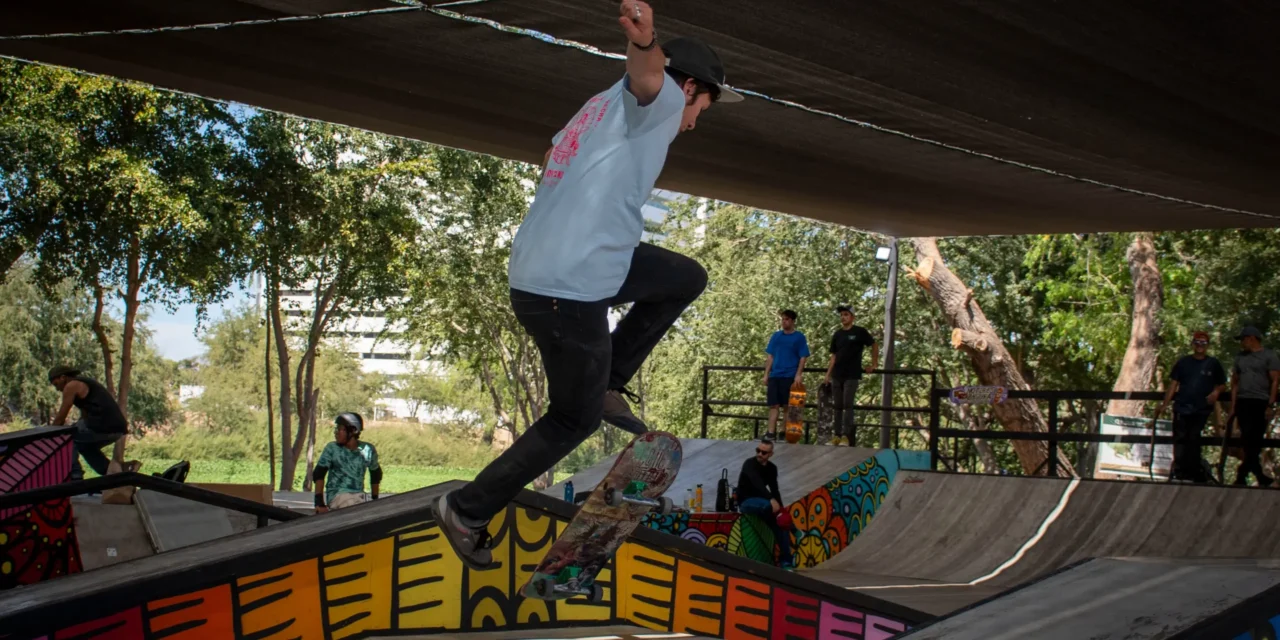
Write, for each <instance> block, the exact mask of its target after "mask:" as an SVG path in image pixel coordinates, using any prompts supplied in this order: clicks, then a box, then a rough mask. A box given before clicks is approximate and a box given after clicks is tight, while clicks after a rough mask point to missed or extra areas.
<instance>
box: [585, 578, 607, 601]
mask: <svg viewBox="0 0 1280 640" xmlns="http://www.w3.org/2000/svg"><path fill="white" fill-rule="evenodd" d="M587 602H590V603H591V604H600V603H601V602H604V587H602V586H600V585H598V584H596V583H594V582H592V583H591V593H590V594H589V595H588V596H587Z"/></svg>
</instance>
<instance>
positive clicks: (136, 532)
mask: <svg viewBox="0 0 1280 640" xmlns="http://www.w3.org/2000/svg"><path fill="white" fill-rule="evenodd" d="M71 506H72V509H73V512H74V518H75V534H76V537H75V539H76V542H77V543H78V544H79V548H80V562H81V565H82V566H83V568H84V570H85V571H92V570H94V569H101V568H102V567H107V566H110V565H114V564H119V563H121V562H127V561H129V560H136V559H138V558H145V557H147V556H151V555H155V552H156V550H155V547H154V546H153V545H152V543H151V538H150V537H149V536H147V530H146V527H145V525H144V524H143V522H142V518H141V517H140V516H139V514H138V509H136V508H135V507H134V506H133V505H131V504H102V499H101V498H100V497H98V496H89V497H75V498H72V499H71Z"/></svg>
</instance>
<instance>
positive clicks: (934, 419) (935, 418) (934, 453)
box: [929, 389, 942, 471]
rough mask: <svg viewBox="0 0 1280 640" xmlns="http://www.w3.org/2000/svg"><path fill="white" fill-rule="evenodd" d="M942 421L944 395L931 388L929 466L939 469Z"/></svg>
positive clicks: (935, 469)
mask: <svg viewBox="0 0 1280 640" xmlns="http://www.w3.org/2000/svg"><path fill="white" fill-rule="evenodd" d="M941 422H942V396H941V395H940V394H939V393H938V390H937V389H929V468H930V469H932V470H934V471H937V470H938V426H939V423H941Z"/></svg>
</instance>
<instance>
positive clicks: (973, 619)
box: [902, 558, 1280, 640]
mask: <svg viewBox="0 0 1280 640" xmlns="http://www.w3.org/2000/svg"><path fill="white" fill-rule="evenodd" d="M1277 567H1280V563H1277V562H1276V561H1259V560H1176V559H1166V558H1099V559H1094V560H1086V561H1083V562H1081V563H1079V564H1077V565H1074V566H1071V567H1068V568H1066V569H1064V570H1062V571H1059V572H1055V573H1053V574H1050V575H1048V576H1046V577H1045V578H1043V579H1041V580H1037V581H1034V582H1031V583H1029V584H1027V585H1025V586H1023V587H1022V588H1019V589H1017V590H1015V591H1013V592H1011V593H1007V594H1005V595H1004V596H1002V597H1000V598H998V599H995V600H992V601H990V602H985V603H982V604H979V605H977V606H975V607H972V608H969V609H966V610H963V611H960V612H958V613H956V614H955V615H952V616H948V617H945V618H943V619H941V620H938V621H936V622H933V623H929V624H927V625H925V626H923V627H922V628H919V629H916V630H914V631H911V632H908V633H907V634H905V635H904V636H902V637H903V638H910V639H911V640H937V639H942V638H946V639H947V640H979V639H981V640H1004V639H1010V640H1012V639H1014V638H1036V639H1037V640H1077V639H1079V638H1090V639H1091V640H1106V639H1116V640H1120V639H1123V638H1173V637H1179V638H1182V637H1206V638H1218V637H1224V636H1220V635H1217V634H1215V633H1213V632H1212V631H1211V630H1210V629H1207V628H1203V627H1207V626H1210V625H1211V624H1212V623H1213V619H1214V618H1215V617H1220V616H1222V615H1224V614H1227V613H1228V612H1229V611H1230V610H1231V609H1233V608H1237V607H1240V606H1241V605H1243V604H1244V603H1246V602H1247V601H1249V600H1250V599H1255V598H1257V597H1258V596H1259V595H1260V594H1264V593H1265V592H1267V591H1269V590H1276V589H1277V585H1280V571H1276V569H1277ZM1273 613H1274V612H1273ZM1268 617H1270V616H1267V615H1266V614H1265V613H1264V619H1266V618H1268ZM1244 626H1245V627H1246V628H1250V627H1252V626H1253V625H1249V624H1247V623H1246V624H1245V625H1244ZM1197 627H1202V628H1201V629H1199V633H1197ZM1226 637H1230V636H1226ZM1246 637H1248V636H1246ZM1270 637H1274V636H1270Z"/></svg>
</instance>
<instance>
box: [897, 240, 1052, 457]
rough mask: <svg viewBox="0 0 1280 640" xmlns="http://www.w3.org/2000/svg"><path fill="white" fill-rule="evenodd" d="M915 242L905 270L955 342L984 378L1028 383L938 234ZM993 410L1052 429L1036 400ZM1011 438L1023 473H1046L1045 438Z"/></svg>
mask: <svg viewBox="0 0 1280 640" xmlns="http://www.w3.org/2000/svg"><path fill="white" fill-rule="evenodd" d="M911 242H912V245H913V246H914V247H915V252H916V261H917V265H916V268H915V269H911V268H909V267H908V268H907V274H908V275H910V276H911V277H913V278H915V280H916V282H917V283H919V285H920V286H921V287H923V288H924V290H925V291H927V292H928V293H929V294H930V295H931V296H933V299H934V301H936V302H937V303H938V306H939V307H940V308H941V309H942V313H943V315H944V316H946V318H947V323H948V324H949V325H950V326H951V327H952V331H951V346H952V347H953V348H956V349H960V350H962V351H964V352H965V353H966V354H967V355H968V356H969V360H970V362H972V363H973V368H974V371H975V372H976V373H977V374H978V379H979V380H980V381H981V382H982V384H984V385H991V386H1002V387H1004V388H1006V389H1009V390H1019V391H1021V390H1026V389H1029V388H1030V387H1029V386H1028V385H1027V383H1026V380H1024V379H1023V377H1022V374H1021V373H1020V372H1019V371H1018V366H1017V362H1015V361H1014V359H1013V357H1012V356H1010V355H1009V351H1008V350H1007V349H1006V348H1005V346H1004V342H1002V341H1001V340H1000V336H999V335H997V334H996V332H995V330H994V329H993V328H992V326H991V322H990V321H988V320H987V317H986V315H985V314H983V313H982V309H981V308H980V307H979V306H978V303H977V302H974V300H973V291H972V290H971V289H969V288H968V287H966V286H965V285H964V283H963V282H961V281H960V278H959V277H957V276H956V275H955V274H954V273H952V272H951V269H949V268H947V265H946V264H945V263H944V262H943V260H942V254H941V253H939V251H938V243H937V240H936V239H935V238H914V239H912V241H911ZM993 410H994V412H995V414H996V418H997V419H998V420H999V421H1000V424H1002V425H1004V428H1005V429H1007V430H1009V431H1024V432H1038V433H1044V432H1046V431H1048V425H1047V424H1046V423H1045V419H1044V416H1042V415H1040V409H1039V407H1037V406H1036V403H1035V401H1033V400H1006V401H1004V402H1002V403H1000V404H997V405H994V406H993ZM1011 443H1012V446H1013V450H1014V452H1016V453H1017V455H1018V461H1019V462H1021V463H1022V468H1023V471H1024V472H1025V473H1027V474H1028V475H1030V474H1036V473H1045V469H1044V468H1043V467H1044V462H1045V460H1046V459H1047V458H1048V456H1049V448H1048V445H1047V444H1046V443H1044V442H1037V441H1034V440H1013V441H1011ZM1058 457H1059V464H1058V470H1059V473H1066V474H1070V475H1075V470H1074V469H1073V468H1072V466H1071V462H1070V460H1068V459H1067V458H1066V456H1065V455H1062V454H1061V453H1059V456H1058ZM1037 470H1038V471H1037Z"/></svg>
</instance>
